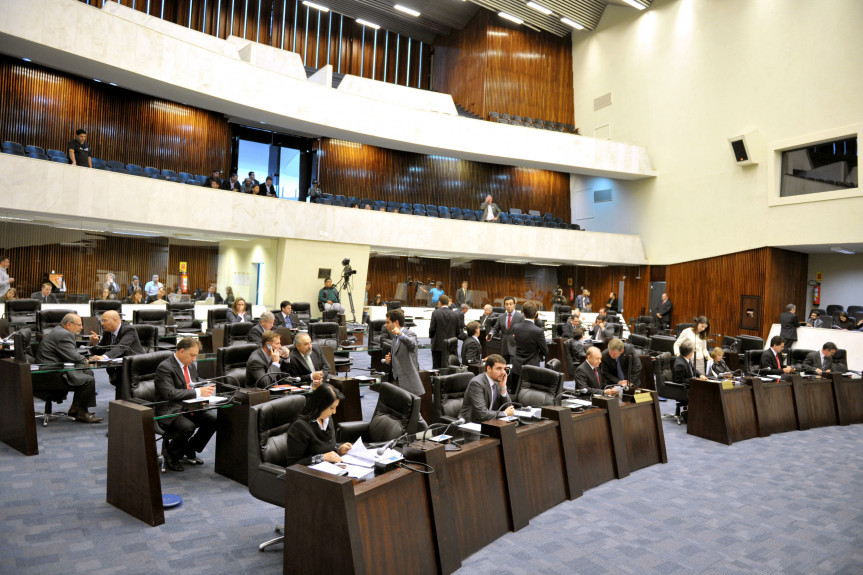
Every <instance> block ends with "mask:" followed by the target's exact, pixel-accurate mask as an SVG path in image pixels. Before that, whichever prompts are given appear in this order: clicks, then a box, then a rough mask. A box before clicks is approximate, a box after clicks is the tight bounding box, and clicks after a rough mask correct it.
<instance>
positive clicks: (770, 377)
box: [761, 375, 781, 381]
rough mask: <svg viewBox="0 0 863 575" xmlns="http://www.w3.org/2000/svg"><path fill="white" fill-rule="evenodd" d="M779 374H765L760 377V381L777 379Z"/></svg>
mask: <svg viewBox="0 0 863 575" xmlns="http://www.w3.org/2000/svg"><path fill="white" fill-rule="evenodd" d="M780 377H781V376H779V375H765V376H764V377H762V378H761V381H779V378H780Z"/></svg>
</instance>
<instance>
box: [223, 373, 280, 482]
mask: <svg viewBox="0 0 863 575" xmlns="http://www.w3.org/2000/svg"><path fill="white" fill-rule="evenodd" d="M247 397H248V399H249V402H248V403H240V404H237V405H234V406H233V407H231V408H229V409H219V410H217V413H216V417H217V422H218V423H217V424H218V432H217V433H216V462H215V464H214V470H215V472H216V473H218V474H219V475H223V476H224V477H227V478H228V479H233V480H234V481H236V482H237V483H242V484H243V485H248V484H249V408H250V407H252V406H253V405H258V404H260V403H265V402H267V401H269V400H270V392H269V391H267V390H265V389H261V390H250V391H249V392H248V394H247Z"/></svg>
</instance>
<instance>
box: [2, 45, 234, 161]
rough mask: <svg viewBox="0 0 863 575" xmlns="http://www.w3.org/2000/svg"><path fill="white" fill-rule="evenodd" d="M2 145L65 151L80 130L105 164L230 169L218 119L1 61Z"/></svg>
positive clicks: (227, 142)
mask: <svg viewBox="0 0 863 575" xmlns="http://www.w3.org/2000/svg"><path fill="white" fill-rule="evenodd" d="M0 94H2V96H0V139H2V140H12V141H15V142H19V143H21V144H22V145H25V146H26V145H36V146H40V147H42V148H46V149H47V148H54V149H57V150H63V151H66V149H67V148H66V146H67V144H68V142H69V141H70V140H71V139H72V138H73V137H74V135H75V130H76V129H77V128H84V129H85V130H87V132H88V134H87V137H88V141H89V142H90V149H91V151H92V155H93V156H94V157H97V158H102V159H104V160H118V161H121V162H124V163H127V164H130V163H131V164H138V165H141V166H154V167H156V168H160V169H170V170H175V171H178V172H180V171H183V172H190V173H193V174H210V172H211V171H212V170H214V169H216V168H219V169H223V170H227V169H228V165H229V162H230V149H231V132H230V128H229V126H228V122H227V121H226V120H225V118H224V117H223V116H222V115H221V114H216V113H213V112H208V111H205V110H199V109H197V108H192V107H189V106H183V105H181V104H175V103H173V102H168V101H166V100H160V99H158V98H152V97H150V96H145V95H143V94H138V93H135V92H131V91H128V90H124V89H122V88H119V87H115V86H109V85H106V84H102V83H97V82H93V81H92V80H85V79H83V78H79V77H77V76H72V75H68V74H63V73H61V72H57V71H54V70H50V69H48V68H43V67H42V66H37V65H35V64H31V63H27V62H22V61H20V60H17V59H13V58H8V57H5V56H0Z"/></svg>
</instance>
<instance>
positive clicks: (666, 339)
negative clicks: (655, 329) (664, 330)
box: [648, 335, 677, 355]
mask: <svg viewBox="0 0 863 575" xmlns="http://www.w3.org/2000/svg"><path fill="white" fill-rule="evenodd" d="M675 341H677V338H676V337H673V336H670V335H654V336H652V337H651V338H650V343H649V344H648V351H650V352H652V354H654V355H658V354H661V353H666V352H668V353H670V354H672V355H673V354H674V342H675Z"/></svg>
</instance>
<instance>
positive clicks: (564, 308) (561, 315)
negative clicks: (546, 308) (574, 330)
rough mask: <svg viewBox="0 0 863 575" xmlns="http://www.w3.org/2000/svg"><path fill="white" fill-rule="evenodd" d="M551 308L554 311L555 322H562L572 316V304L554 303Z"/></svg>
mask: <svg viewBox="0 0 863 575" xmlns="http://www.w3.org/2000/svg"><path fill="white" fill-rule="evenodd" d="M551 310H552V311H553V312H554V321H555V322H559V323H564V322H566V321H567V320H568V319H569V318H570V316H572V306H568V305H562V304H557V303H556V304H554V305H553V306H551Z"/></svg>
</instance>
